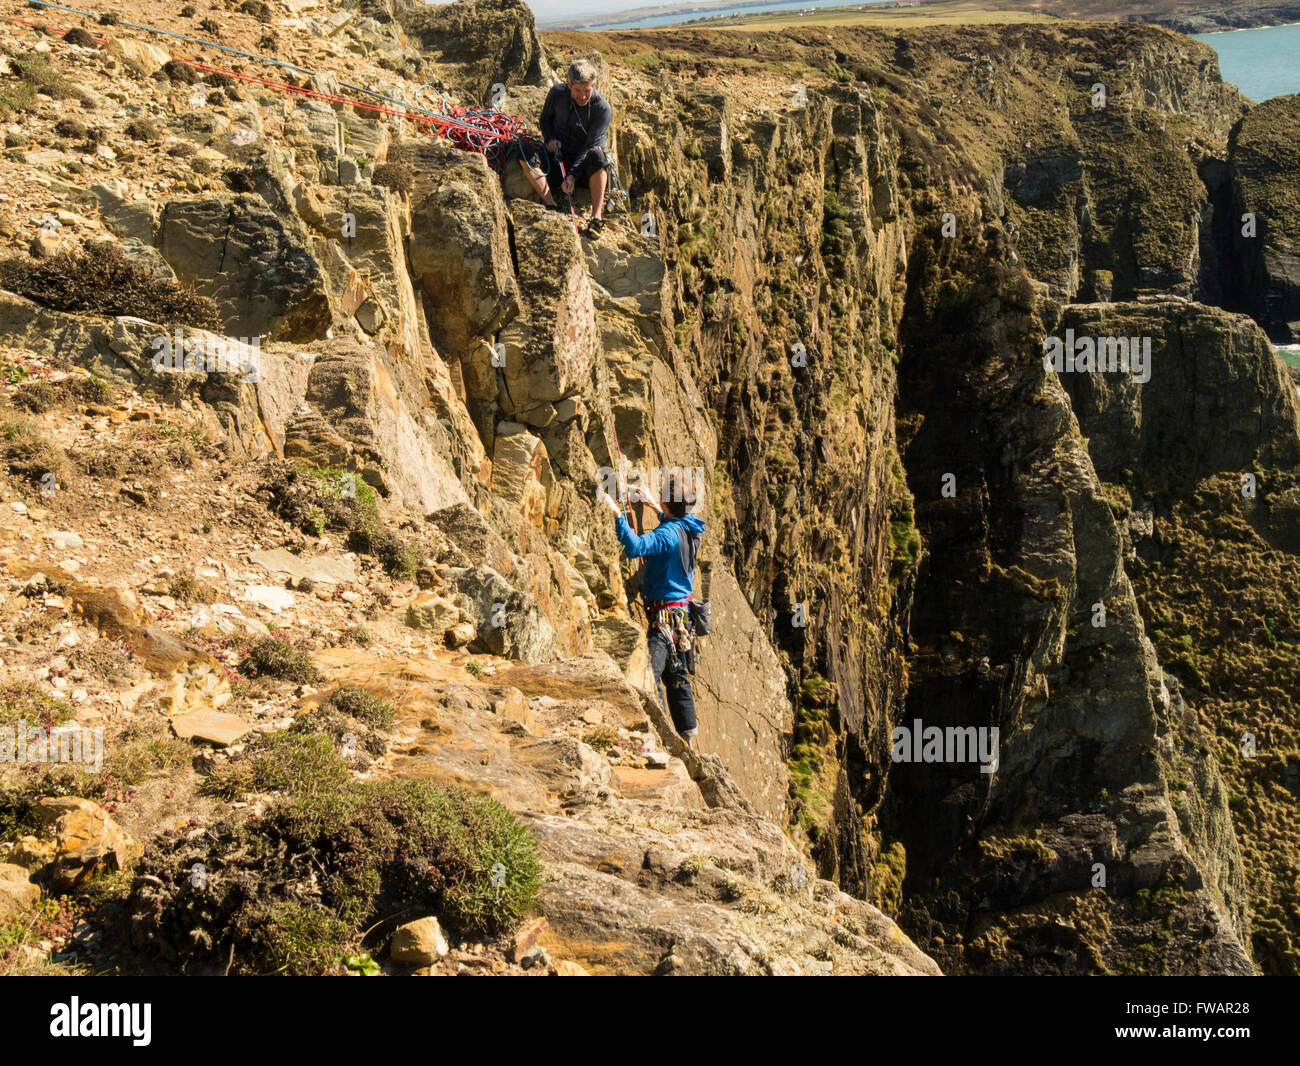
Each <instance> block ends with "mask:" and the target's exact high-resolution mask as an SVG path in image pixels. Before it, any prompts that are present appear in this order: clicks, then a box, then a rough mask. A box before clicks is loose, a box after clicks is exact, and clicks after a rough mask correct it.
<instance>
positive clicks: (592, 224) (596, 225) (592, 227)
mask: <svg viewBox="0 0 1300 1066" xmlns="http://www.w3.org/2000/svg"><path fill="white" fill-rule="evenodd" d="M604 230H605V220H604V219H603V218H592V219H588V220H587V228H586V229H585V230H584V231H583V232H585V233H586V234H587V236H588V237H590V238H591V239H592V240H593V241H594V240H597V239H598V238H599V237H600V235H601V233H603V232H604Z"/></svg>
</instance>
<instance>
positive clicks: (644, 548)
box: [614, 514, 704, 601]
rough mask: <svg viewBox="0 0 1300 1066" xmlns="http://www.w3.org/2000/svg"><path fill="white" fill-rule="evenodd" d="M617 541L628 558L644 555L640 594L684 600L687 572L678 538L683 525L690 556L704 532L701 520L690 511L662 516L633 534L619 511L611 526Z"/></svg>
mask: <svg viewBox="0 0 1300 1066" xmlns="http://www.w3.org/2000/svg"><path fill="white" fill-rule="evenodd" d="M614 528H615V530H616V532H617V533H618V542H619V543H620V544H621V545H623V551H624V552H625V553H626V555H627V557H628V558H629V559H645V575H644V576H643V578H642V580H641V591H642V595H644V596H645V598H646V599H647V600H660V601H662V600H687V599H690V597H691V576H692V574H693V573H694V567H691V570H690V571H689V572H688V571H687V569H686V567H685V566H684V565H683V563H682V554H683V553H682V551H681V540H682V536H681V534H682V530H683V529H685V531H686V535H687V539H688V540H690V539H694V541H695V544H694V549H695V550H694V551H691V552H689V555H690V556H691V558H694V556H695V554H696V552H697V551H698V549H699V538H700V537H701V536H703V534H704V522H703V521H701V520H700V519H699V518H696V517H695V515H693V514H688V515H683V516H682V517H681V518H672V517H668V516H665V518H664V521H662V522H661V523H660V524H659V525H658V526H657V527H656V528H654V529H652V530H650V532H649V533H642V534H640V535H637V534H636V533H633V532H632V527H631V526H629V525H628V524H627V518H626V517H625V516H623V515H619V516H618V519H617V521H616V522H615V526H614Z"/></svg>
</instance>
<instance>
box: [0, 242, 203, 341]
mask: <svg viewBox="0 0 1300 1066" xmlns="http://www.w3.org/2000/svg"><path fill="white" fill-rule="evenodd" d="M0 287H3V288H6V289H8V290H10V291H11V292H16V293H18V294H19V295H20V296H25V297H27V298H28V299H29V300H32V301H34V302H35V303H38V304H40V305H41V306H42V307H49V308H51V309H53V310H55V311H71V312H76V313H80V314H93V315H133V316H135V317H136V318H143V319H147V320H148V321H150V322H158V323H161V324H163V325H173V324H176V325H186V326H195V327H197V328H199V329H209V330H220V328H221V317H220V315H219V314H218V313H217V305H216V304H215V303H214V302H213V301H212V300H210V299H208V298H207V297H206V296H200V295H198V294H197V293H195V292H194V291H193V290H192V289H190V288H188V287H187V286H185V285H182V284H180V283H179V282H176V281H166V280H163V279H161V278H158V277H155V276H154V275H153V274H151V273H150V272H149V271H148V270H146V269H145V268H144V267H141V266H138V265H137V264H135V263H131V262H128V261H127V260H126V259H125V258H124V257H123V256H122V252H121V250H120V249H119V248H118V247H117V246H116V245H114V244H111V243H109V242H106V241H103V242H97V243H95V244H92V245H90V246H89V247H87V248H84V249H81V250H76V249H72V250H69V251H66V252H61V253H59V254H58V255H54V256H51V257H50V258H48V259H33V258H31V257H30V256H26V255H17V256H11V257H10V258H8V259H5V260H3V261H0Z"/></svg>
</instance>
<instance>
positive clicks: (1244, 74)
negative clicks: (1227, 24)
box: [1196, 25, 1300, 103]
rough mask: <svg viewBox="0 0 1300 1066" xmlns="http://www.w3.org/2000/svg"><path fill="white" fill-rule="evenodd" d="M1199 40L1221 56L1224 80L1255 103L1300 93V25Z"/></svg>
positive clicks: (1206, 35)
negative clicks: (1298, 60) (1299, 60)
mask: <svg viewBox="0 0 1300 1066" xmlns="http://www.w3.org/2000/svg"><path fill="white" fill-rule="evenodd" d="M1196 39H1197V40H1198V41H1204V42H1205V43H1206V44H1208V45H1209V46H1210V47H1211V48H1213V49H1214V50H1215V51H1216V52H1218V53H1219V72H1220V73H1221V74H1222V75H1223V80H1224V81H1230V82H1232V83H1233V84H1234V85H1236V86H1237V88H1238V89H1240V90H1241V91H1242V92H1243V93H1244V94H1245V95H1246V96H1247V97H1249V98H1250V99H1251V100H1254V101H1255V103H1259V102H1260V101H1262V100H1268V99H1269V98H1271V97H1274V96H1290V95H1291V94H1292V93H1300V62H1297V59H1300V25H1296V26H1264V27H1262V28H1260V29H1257V30H1229V31H1228V32H1227V33H1201V34H1197V35H1196Z"/></svg>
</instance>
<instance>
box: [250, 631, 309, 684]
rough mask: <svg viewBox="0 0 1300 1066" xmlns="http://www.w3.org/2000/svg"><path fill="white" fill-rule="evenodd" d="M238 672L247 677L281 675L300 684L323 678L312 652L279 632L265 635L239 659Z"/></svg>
mask: <svg viewBox="0 0 1300 1066" xmlns="http://www.w3.org/2000/svg"><path fill="white" fill-rule="evenodd" d="M239 672H240V673H242V674H244V675H245V676H247V677H278V678H281V679H283V680H285V681H295V682H297V683H298V684H300V685H311V684H315V683H316V682H318V681H319V680H320V671H318V670H317V669H316V666H315V664H314V663H313V662H312V661H311V656H310V655H309V654H308V653H307V652H306V651H303V650H302V649H301V648H295V647H294V646H293V645H292V644H290V643H289V642H288V641H287V640H284V639H283V638H281V637H277V636H267V637H262V638H261V639H259V640H258V641H257V642H256V643H254V644H253V646H252V647H251V648H249V649H248V652H247V653H246V654H245V656H244V658H243V660H242V661H241V662H240V664H239Z"/></svg>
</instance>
